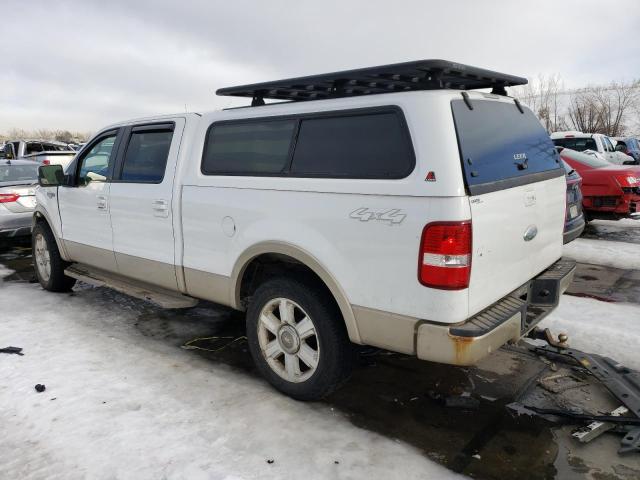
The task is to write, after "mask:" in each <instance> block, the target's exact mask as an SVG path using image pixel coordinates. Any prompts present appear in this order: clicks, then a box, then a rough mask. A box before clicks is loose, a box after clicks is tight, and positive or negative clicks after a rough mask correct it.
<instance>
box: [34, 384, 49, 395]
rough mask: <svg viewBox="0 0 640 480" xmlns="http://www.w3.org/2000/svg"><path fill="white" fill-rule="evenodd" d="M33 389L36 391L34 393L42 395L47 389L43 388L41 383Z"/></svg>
mask: <svg viewBox="0 0 640 480" xmlns="http://www.w3.org/2000/svg"><path fill="white" fill-rule="evenodd" d="M34 388H35V389H36V392H38V393H42V392H44V391H45V390H46V389H47V387H45V386H44V385H43V384H41V383H39V384H37V385H36V386H35V387H34Z"/></svg>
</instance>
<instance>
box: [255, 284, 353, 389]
mask: <svg viewBox="0 0 640 480" xmlns="http://www.w3.org/2000/svg"><path fill="white" fill-rule="evenodd" d="M279 298H284V299H287V300H289V301H292V302H294V303H295V304H297V306H299V307H301V309H302V310H304V313H306V315H307V316H308V317H309V318H310V319H311V320H312V322H313V326H314V327H315V334H314V335H313V336H312V337H310V340H311V341H312V342H313V343H314V344H315V345H316V346H317V348H318V357H317V366H316V367H315V371H314V372H313V373H311V376H310V377H309V378H307V379H306V380H304V381H299V383H296V382H292V381H288V380H286V379H285V378H283V377H282V376H280V375H279V374H278V373H277V372H276V371H275V370H274V368H272V367H271V365H270V364H269V363H268V362H267V359H266V358H265V354H263V351H262V348H261V346H260V335H259V333H258V330H259V322H260V320H259V319H260V315H261V312H262V310H263V308H267V307H268V305H269V304H270V303H273V302H274V301H275V299H279ZM294 322H295V321H294ZM282 325H284V323H283V324H282ZM246 326H247V340H248V343H249V350H250V351H251V356H252V357H253V360H254V362H255V364H256V366H257V367H258V370H259V371H260V373H261V374H262V376H263V377H264V378H266V379H267V381H268V382H269V383H271V385H273V386H274V387H275V388H276V389H278V390H279V391H281V392H282V393H284V394H286V395H288V396H290V397H292V398H295V399H296V400H303V401H313V400H320V399H322V398H324V397H326V396H327V395H329V394H330V393H332V392H334V391H335V390H336V389H337V388H339V387H340V386H342V385H343V384H344V383H345V382H346V381H347V380H348V379H349V377H350V375H351V372H352V369H353V364H354V349H353V346H352V344H351V343H350V341H349V337H348V335H347V330H346V327H345V324H344V320H343V319H342V315H341V314H340V310H339V309H338V307H337V305H336V303H335V301H334V299H333V298H332V297H331V295H330V293H329V292H328V291H327V289H326V288H325V287H324V285H321V284H319V283H318V282H316V281H313V280H309V279H302V278H287V277H276V278H273V279H271V280H268V281H266V282H265V283H263V284H262V285H260V286H259V287H258V289H257V290H256V291H255V293H254V295H253V296H252V298H251V302H250V304H249V308H248V310H247V317H246ZM263 331H264V330H263ZM273 337H274V340H277V338H276V336H275V335H273ZM299 342H300V344H302V343H303V342H307V340H299ZM300 350H301V349H300ZM285 356H286V355H285V354H284V353H283V354H282V357H285ZM301 361H302V360H301ZM282 363H283V364H284V360H283V362H282ZM298 365H299V366H303V367H304V366H306V365H305V364H304V363H299V364H298ZM310 370H311V369H309V371H310ZM300 378H302V377H300Z"/></svg>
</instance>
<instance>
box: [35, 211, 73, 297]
mask: <svg viewBox="0 0 640 480" xmlns="http://www.w3.org/2000/svg"><path fill="white" fill-rule="evenodd" d="M39 238H42V239H43V241H44V244H45V248H46V250H47V251H48V253H49V265H50V274H49V278H46V274H44V273H41V272H40V269H41V267H39V266H38V260H37V253H36V244H37V241H38V239H39ZM31 249H32V250H31V251H32V255H33V268H34V270H35V272H36V278H37V279H38V282H40V285H42V288H44V289H45V290H49V291H50V292H69V291H70V290H71V289H72V288H73V286H74V285H75V284H76V279H75V278H71V277H67V276H66V275H65V274H64V270H65V268H67V267H68V266H69V263H68V262H65V261H64V260H63V259H62V257H61V256H60V251H59V250H58V244H57V243H56V239H55V238H54V236H53V233H52V232H51V229H50V228H49V226H48V225H47V224H45V223H43V222H38V223H36V224H35V226H34V227H33V232H32V233H31Z"/></svg>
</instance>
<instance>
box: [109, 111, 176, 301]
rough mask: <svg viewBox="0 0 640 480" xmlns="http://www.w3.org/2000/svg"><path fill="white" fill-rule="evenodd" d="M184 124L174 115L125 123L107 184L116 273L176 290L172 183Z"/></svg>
mask: <svg viewBox="0 0 640 480" xmlns="http://www.w3.org/2000/svg"><path fill="white" fill-rule="evenodd" d="M184 125H185V120H184V118H174V119H170V120H166V121H162V122H155V123H148V124H139V125H133V126H131V127H128V128H127V129H126V131H125V134H124V139H123V142H122V145H121V148H120V151H119V153H118V161H117V163H116V168H115V173H114V179H113V182H112V185H111V224H112V228H113V249H114V252H115V256H116V261H117V264H118V271H119V272H120V273H121V274H122V275H125V276H127V277H131V278H135V279H138V280H141V281H145V282H147V283H152V284H155V285H159V286H161V287H165V288H169V289H177V280H176V273H175V258H174V254H175V243H174V228H173V221H174V211H173V208H174V203H173V186H174V177H175V173H176V163H177V158H178V152H179V148H180V141H181V138H182V132H183V130H184ZM178 220H179V219H178Z"/></svg>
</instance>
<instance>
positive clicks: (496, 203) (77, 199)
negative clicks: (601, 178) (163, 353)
mask: <svg viewBox="0 0 640 480" xmlns="http://www.w3.org/2000/svg"><path fill="white" fill-rule="evenodd" d="M522 83H526V80H525V79H522V78H520V77H516V76H512V75H506V74H501V73H497V72H492V71H489V70H484V69H479V68H474V67H469V66H465V65H461V64H457V63H451V62H447V61H442V60H423V61H417V62H408V63H403V64H395V65H387V66H382V67H372V68H365V69H358V70H351V71H344V72H337V73H330V74H322V75H316V76H310V77H301V78H295V79H287V80H278V81H274V82H267V83H262V84H254V85H245V86H239V87H230V88H225V89H221V90H219V91H218V94H220V95H232V96H238V97H248V98H251V99H252V100H251V106H248V107H241V108H233V109H226V110H222V111H215V112H210V113H203V114H199V113H190V114H177V115H167V116H160V117H152V118H144V119H139V120H133V121H126V122H121V123H117V124H114V125H111V126H109V127H106V128H104V129H102V130H101V131H100V132H99V133H98V134H96V135H95V137H94V138H93V139H92V140H90V141H89V143H88V144H87V145H86V146H85V148H84V149H83V150H82V151H81V152H80V154H79V155H78V156H77V158H76V159H75V160H74V164H72V165H71V167H70V169H69V170H68V171H67V173H66V174H63V172H62V169H61V168H60V167H56V166H48V167H40V185H41V186H40V187H39V188H38V191H37V203H38V205H37V207H36V208H37V211H36V213H35V215H34V230H33V248H34V259H35V262H34V263H35V270H36V274H37V278H38V280H39V281H40V283H41V285H42V286H43V287H44V288H45V289H47V290H51V291H68V290H69V289H71V288H72V287H73V285H74V282H75V280H76V279H80V280H83V281H86V282H89V283H93V284H97V285H106V286H109V287H112V288H115V289H117V290H120V291H123V292H126V293H128V294H130V295H134V296H137V297H141V298H146V299H149V300H151V301H154V302H156V303H158V304H160V305H163V306H166V307H189V306H192V305H194V304H195V303H196V302H197V300H198V299H206V300H210V301H213V302H217V303H219V304H222V305H227V306H230V307H232V308H234V309H237V310H242V311H246V329H247V330H246V331H247V338H248V344H249V348H250V351H251V354H252V356H253V358H254V360H255V362H256V364H257V366H258V368H259V370H260V371H261V373H262V374H263V375H264V376H265V377H266V378H267V380H268V381H269V382H271V383H272V384H273V385H274V386H275V387H276V388H278V389H279V390H281V391H282V392H285V393H286V394H288V395H290V396H292V397H294V398H297V399H303V400H309V399H317V398H321V397H323V396H325V395H327V394H328V393H330V392H331V391H333V390H334V389H335V388H336V387H338V386H339V385H340V384H342V383H343V382H344V381H345V380H346V379H347V378H348V376H349V373H350V371H351V368H352V364H353V352H354V350H355V349H354V347H353V344H361V345H371V346H376V347H381V348H385V349H388V350H393V351H396V352H402V353H405V354H408V355H415V356H417V357H418V358H421V359H424V360H430V361H435V362H444V363H450V364H457V365H469V364H473V363H475V362H477V361H478V360H479V359H481V358H482V357H484V356H486V355H487V354H490V353H491V352H493V351H495V350H496V349H498V348H500V346H502V345H503V344H505V343H507V342H515V341H518V340H519V339H520V338H521V337H523V336H524V335H526V334H527V333H528V332H530V331H531V330H532V329H533V328H534V326H535V325H536V324H537V323H538V322H539V321H540V319H542V318H543V317H544V316H545V315H546V314H548V313H549V312H550V311H552V310H553V309H554V308H555V306H556V305H557V304H558V302H559V299H560V295H561V293H562V292H563V291H564V290H565V289H566V288H567V286H568V284H569V282H570V281H571V278H572V275H573V272H574V269H575V265H574V263H573V262H571V261H567V260H563V259H561V255H562V241H563V226H564V219H565V203H566V202H565V200H566V198H565V197H566V183H565V175H564V170H563V168H562V166H561V165H560V163H559V157H558V154H557V152H556V150H555V148H554V145H553V143H552V142H551V140H550V139H549V136H548V135H547V134H546V132H545V131H544V129H543V128H542V126H541V125H540V123H539V122H538V120H537V119H536V118H535V116H534V114H533V113H532V112H531V111H530V110H529V109H528V108H527V107H525V106H523V105H521V104H520V103H519V102H518V101H517V100H514V99H513V98H510V97H507V96H506V91H505V87H508V86H511V85H516V84H522ZM487 87H490V88H491V87H492V88H493V90H492V93H487V92H478V91H473V90H475V89H481V88H487ZM265 99H276V100H288V101H285V102H272V103H266V102H265Z"/></svg>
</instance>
